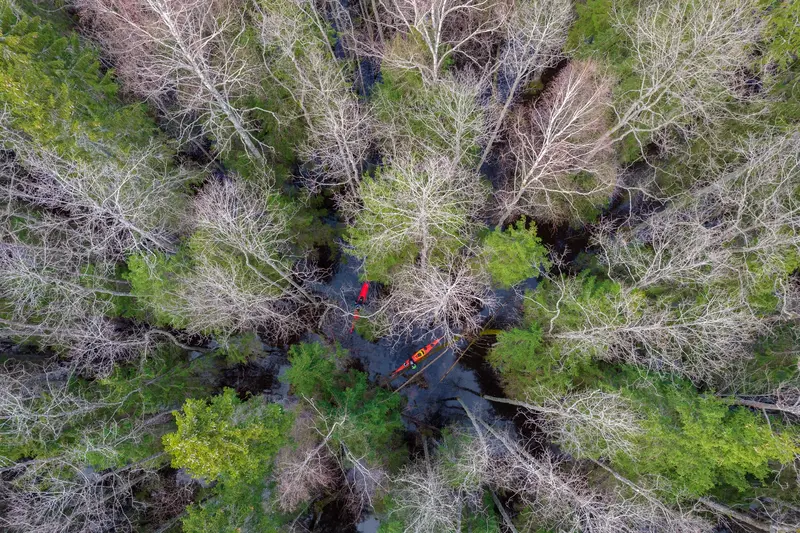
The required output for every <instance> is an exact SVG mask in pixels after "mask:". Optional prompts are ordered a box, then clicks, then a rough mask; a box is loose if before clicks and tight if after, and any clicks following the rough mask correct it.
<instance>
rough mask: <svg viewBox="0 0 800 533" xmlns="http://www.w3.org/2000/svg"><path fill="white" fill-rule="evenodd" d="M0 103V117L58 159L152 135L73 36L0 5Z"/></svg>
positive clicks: (142, 110)
mask: <svg viewBox="0 0 800 533" xmlns="http://www.w3.org/2000/svg"><path fill="white" fill-rule="evenodd" d="M0 37H1V38H2V44H3V54H2V56H0V101H2V102H3V103H4V104H5V109H4V111H5V114H6V120H7V121H8V122H9V126H10V127H11V128H13V129H14V130H16V131H19V132H23V133H24V134H25V135H27V136H29V137H30V138H31V139H32V141H33V143H34V144H35V145H37V146H41V147H44V148H48V149H53V150H55V151H56V152H57V153H58V154H59V155H62V156H70V157H78V158H83V157H87V156H88V157H89V158H95V157H97V155H98V148H100V149H101V150H104V149H108V148H111V149H112V150H117V149H122V150H126V149H129V148H130V147H132V146H136V145H142V144H144V143H146V142H147V141H148V140H149V139H150V138H152V137H154V136H155V137H158V136H157V135H156V132H157V130H156V125H155V123H154V122H153V121H152V120H151V119H150V117H149V116H148V115H147V112H146V107H145V106H144V105H143V104H122V103H121V102H120V100H118V99H117V92H118V87H117V85H116V83H115V82H114V79H113V74H114V73H113V71H111V70H109V71H106V72H102V71H101V67H100V58H99V54H98V51H97V50H96V49H95V48H92V47H91V46H89V45H88V44H87V43H85V42H82V41H81V40H80V39H79V37H78V35H77V34H75V33H67V34H66V35H64V34H63V33H61V32H59V31H58V30H57V29H56V28H55V27H53V25H52V24H50V23H48V22H44V21H42V20H41V19H39V18H38V17H28V16H26V15H21V14H20V13H19V12H15V10H13V9H12V8H11V7H10V6H9V4H8V3H5V4H4V6H2V7H0Z"/></svg>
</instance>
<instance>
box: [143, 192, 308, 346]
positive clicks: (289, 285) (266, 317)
mask: <svg viewBox="0 0 800 533" xmlns="http://www.w3.org/2000/svg"><path fill="white" fill-rule="evenodd" d="M294 214H295V211H294V208H292V207H289V206H287V205H286V204H284V203H282V202H281V201H280V200H279V199H278V198H277V197H276V196H275V195H274V194H273V193H272V192H271V191H270V190H269V188H268V187H266V186H264V185H254V184H246V183H244V182H239V181H231V180H226V181H215V182H212V183H209V184H208V185H207V186H206V187H205V188H204V189H203V190H202V191H201V192H200V193H199V194H198V195H197V197H196V199H195V202H194V223H195V228H196V231H195V234H194V236H193V239H194V243H195V245H196V246H199V247H202V249H203V253H202V254H199V255H198V256H197V257H196V258H195V260H194V261H193V262H192V265H191V268H190V269H189V271H188V272H187V273H186V274H185V276H184V277H183V278H182V279H179V280H177V283H176V285H177V286H176V288H175V292H174V294H173V295H172V298H159V299H158V300H157V301H156V302H155V303H157V304H158V305H160V306H162V307H163V308H162V309H161V311H162V312H164V313H168V314H171V315H173V316H177V317H182V318H184V319H185V323H186V327H187V328H189V329H190V331H193V332H207V331H215V332H217V333H218V334H220V335H223V336H224V335H228V334H231V333H234V332H236V331H241V330H244V329H253V328H257V327H262V326H266V327H267V328H268V331H269V332H270V334H272V335H274V336H275V337H276V338H286V336H288V335H291V334H292V333H294V332H298V331H300V330H302V328H303V327H304V324H305V322H304V319H303V318H302V313H301V309H302V307H303V306H304V305H307V304H309V303H314V302H316V300H315V297H314V296H313V295H312V294H311V293H310V292H308V291H307V289H306V288H304V287H303V285H302V284H303V279H302V277H301V276H300V274H302V275H303V276H306V277H309V276H310V278H313V277H314V275H315V272H314V271H308V270H307V269H305V267H304V265H305V263H304V259H305V258H304V255H303V253H304V252H303V251H302V250H299V249H298V248H297V247H296V246H295V245H294V240H293V238H292V233H291V230H290V227H289V225H290V223H291V219H292V217H293V216H294Z"/></svg>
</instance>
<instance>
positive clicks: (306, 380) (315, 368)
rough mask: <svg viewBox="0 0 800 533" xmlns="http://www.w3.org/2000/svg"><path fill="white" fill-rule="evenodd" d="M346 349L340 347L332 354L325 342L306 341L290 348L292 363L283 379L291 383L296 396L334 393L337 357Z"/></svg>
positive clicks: (290, 362)
mask: <svg viewBox="0 0 800 533" xmlns="http://www.w3.org/2000/svg"><path fill="white" fill-rule="evenodd" d="M343 353H346V352H345V351H344V350H341V349H340V348H339V347H337V348H336V351H335V352H334V353H333V354H332V353H331V351H330V350H329V349H328V347H326V346H325V345H324V344H321V343H318V342H304V343H301V344H295V345H293V346H291V347H290V348H289V364H290V365H291V366H290V367H289V368H288V369H287V370H286V373H285V374H284V375H283V377H282V378H281V379H283V380H284V381H286V382H288V383H290V384H291V390H292V393H293V394H294V395H295V396H300V397H306V398H314V397H323V398H326V397H328V395H330V394H332V392H333V389H334V380H335V376H336V363H335V359H336V358H337V357H340V356H341V355H342V354H343Z"/></svg>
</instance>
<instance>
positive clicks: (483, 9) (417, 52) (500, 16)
mask: <svg viewBox="0 0 800 533" xmlns="http://www.w3.org/2000/svg"><path fill="white" fill-rule="evenodd" d="M381 5H382V6H383V7H384V9H385V10H386V13H387V15H388V16H387V20H386V21H383V22H382V23H383V26H385V27H387V28H390V29H391V30H393V31H395V32H396V33H397V36H396V37H395V39H394V41H393V43H391V44H389V45H387V47H386V49H384V50H383V51H382V53H381V54H380V55H381V59H382V61H383V62H384V63H386V64H387V65H390V66H391V67H393V68H399V69H407V70H412V69H413V70H416V71H418V72H419V73H420V74H422V76H423V77H425V78H426V79H429V80H437V79H438V78H439V76H441V74H442V72H443V71H444V67H445V65H446V64H447V62H448V61H450V60H451V59H453V58H454V57H455V56H456V54H460V53H464V52H465V50H466V48H467V47H468V45H471V44H473V43H477V42H482V41H483V42H485V41H486V40H487V38H488V37H489V36H491V34H493V33H495V32H497V31H499V30H500V29H501V28H502V27H503V24H504V23H505V18H506V12H507V6H506V5H505V4H504V3H502V2H500V1H498V0H381ZM467 59H468V60H469V59H474V58H471V57H469V55H468V54H467Z"/></svg>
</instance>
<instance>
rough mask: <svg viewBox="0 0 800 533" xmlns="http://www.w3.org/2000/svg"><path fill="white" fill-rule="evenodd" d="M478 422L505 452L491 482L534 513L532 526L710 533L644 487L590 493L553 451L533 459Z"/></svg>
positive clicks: (580, 477)
mask: <svg viewBox="0 0 800 533" xmlns="http://www.w3.org/2000/svg"><path fill="white" fill-rule="evenodd" d="M479 423H480V424H481V425H482V426H483V427H484V428H485V429H486V431H487V432H488V433H489V434H490V435H491V436H492V438H494V439H496V440H497V441H498V442H499V443H500V444H501V445H502V446H503V447H504V448H505V449H506V451H507V453H506V455H505V456H504V457H503V458H502V460H501V461H500V462H498V463H497V465H496V466H495V468H493V469H492V470H491V471H490V472H491V473H492V477H491V478H490V480H489V481H490V482H491V483H493V484H494V485H496V486H497V487H498V488H499V489H504V490H508V491H511V492H513V493H514V494H516V495H517V497H518V498H519V499H520V500H521V502H522V503H523V505H525V506H526V507H527V508H528V509H529V510H530V511H531V512H530V513H529V514H528V515H527V516H528V517H529V519H530V520H531V522H532V523H529V524H527V525H528V527H531V526H532V527H538V526H541V525H547V526H550V527H552V528H555V529H557V530H558V531H565V532H574V533H578V532H583V531H597V532H602V533H620V532H623V533H635V532H638V531H642V530H648V529H652V530H654V531H664V532H674V533H679V532H695V533H700V532H706V531H710V530H711V526H710V525H709V524H708V523H706V522H704V521H703V520H700V519H699V518H697V517H695V516H693V515H692V514H690V513H686V512H683V511H676V510H674V509H672V508H670V507H668V506H667V505H665V504H664V503H662V502H661V501H660V500H659V499H658V498H656V497H655V496H654V495H653V494H652V493H650V492H649V491H646V490H644V489H642V488H640V487H636V486H635V485H633V484H631V485H633V487H635V488H636V490H633V491H632V492H631V491H628V490H627V489H626V487H627V488H631V487H630V486H627V485H626V487H620V488H618V489H607V490H605V491H600V490H593V489H592V488H590V487H589V486H588V485H587V483H586V480H585V478H584V476H583V475H582V473H581V472H580V471H579V470H578V469H576V468H575V467H574V465H573V466H572V467H570V465H569V464H568V463H566V462H564V461H562V460H559V459H558V458H557V457H556V456H554V455H553V454H552V453H551V452H545V453H544V454H543V455H542V456H541V457H538V458H536V457H533V456H532V455H531V454H529V453H528V452H527V451H526V450H525V449H524V448H523V446H522V445H521V444H520V443H518V442H516V441H514V440H513V439H512V438H511V437H510V436H509V435H505V434H502V433H500V432H499V431H497V430H496V429H494V428H493V427H491V426H489V425H488V424H486V423H485V422H483V421H482V420H481V421H479Z"/></svg>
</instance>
